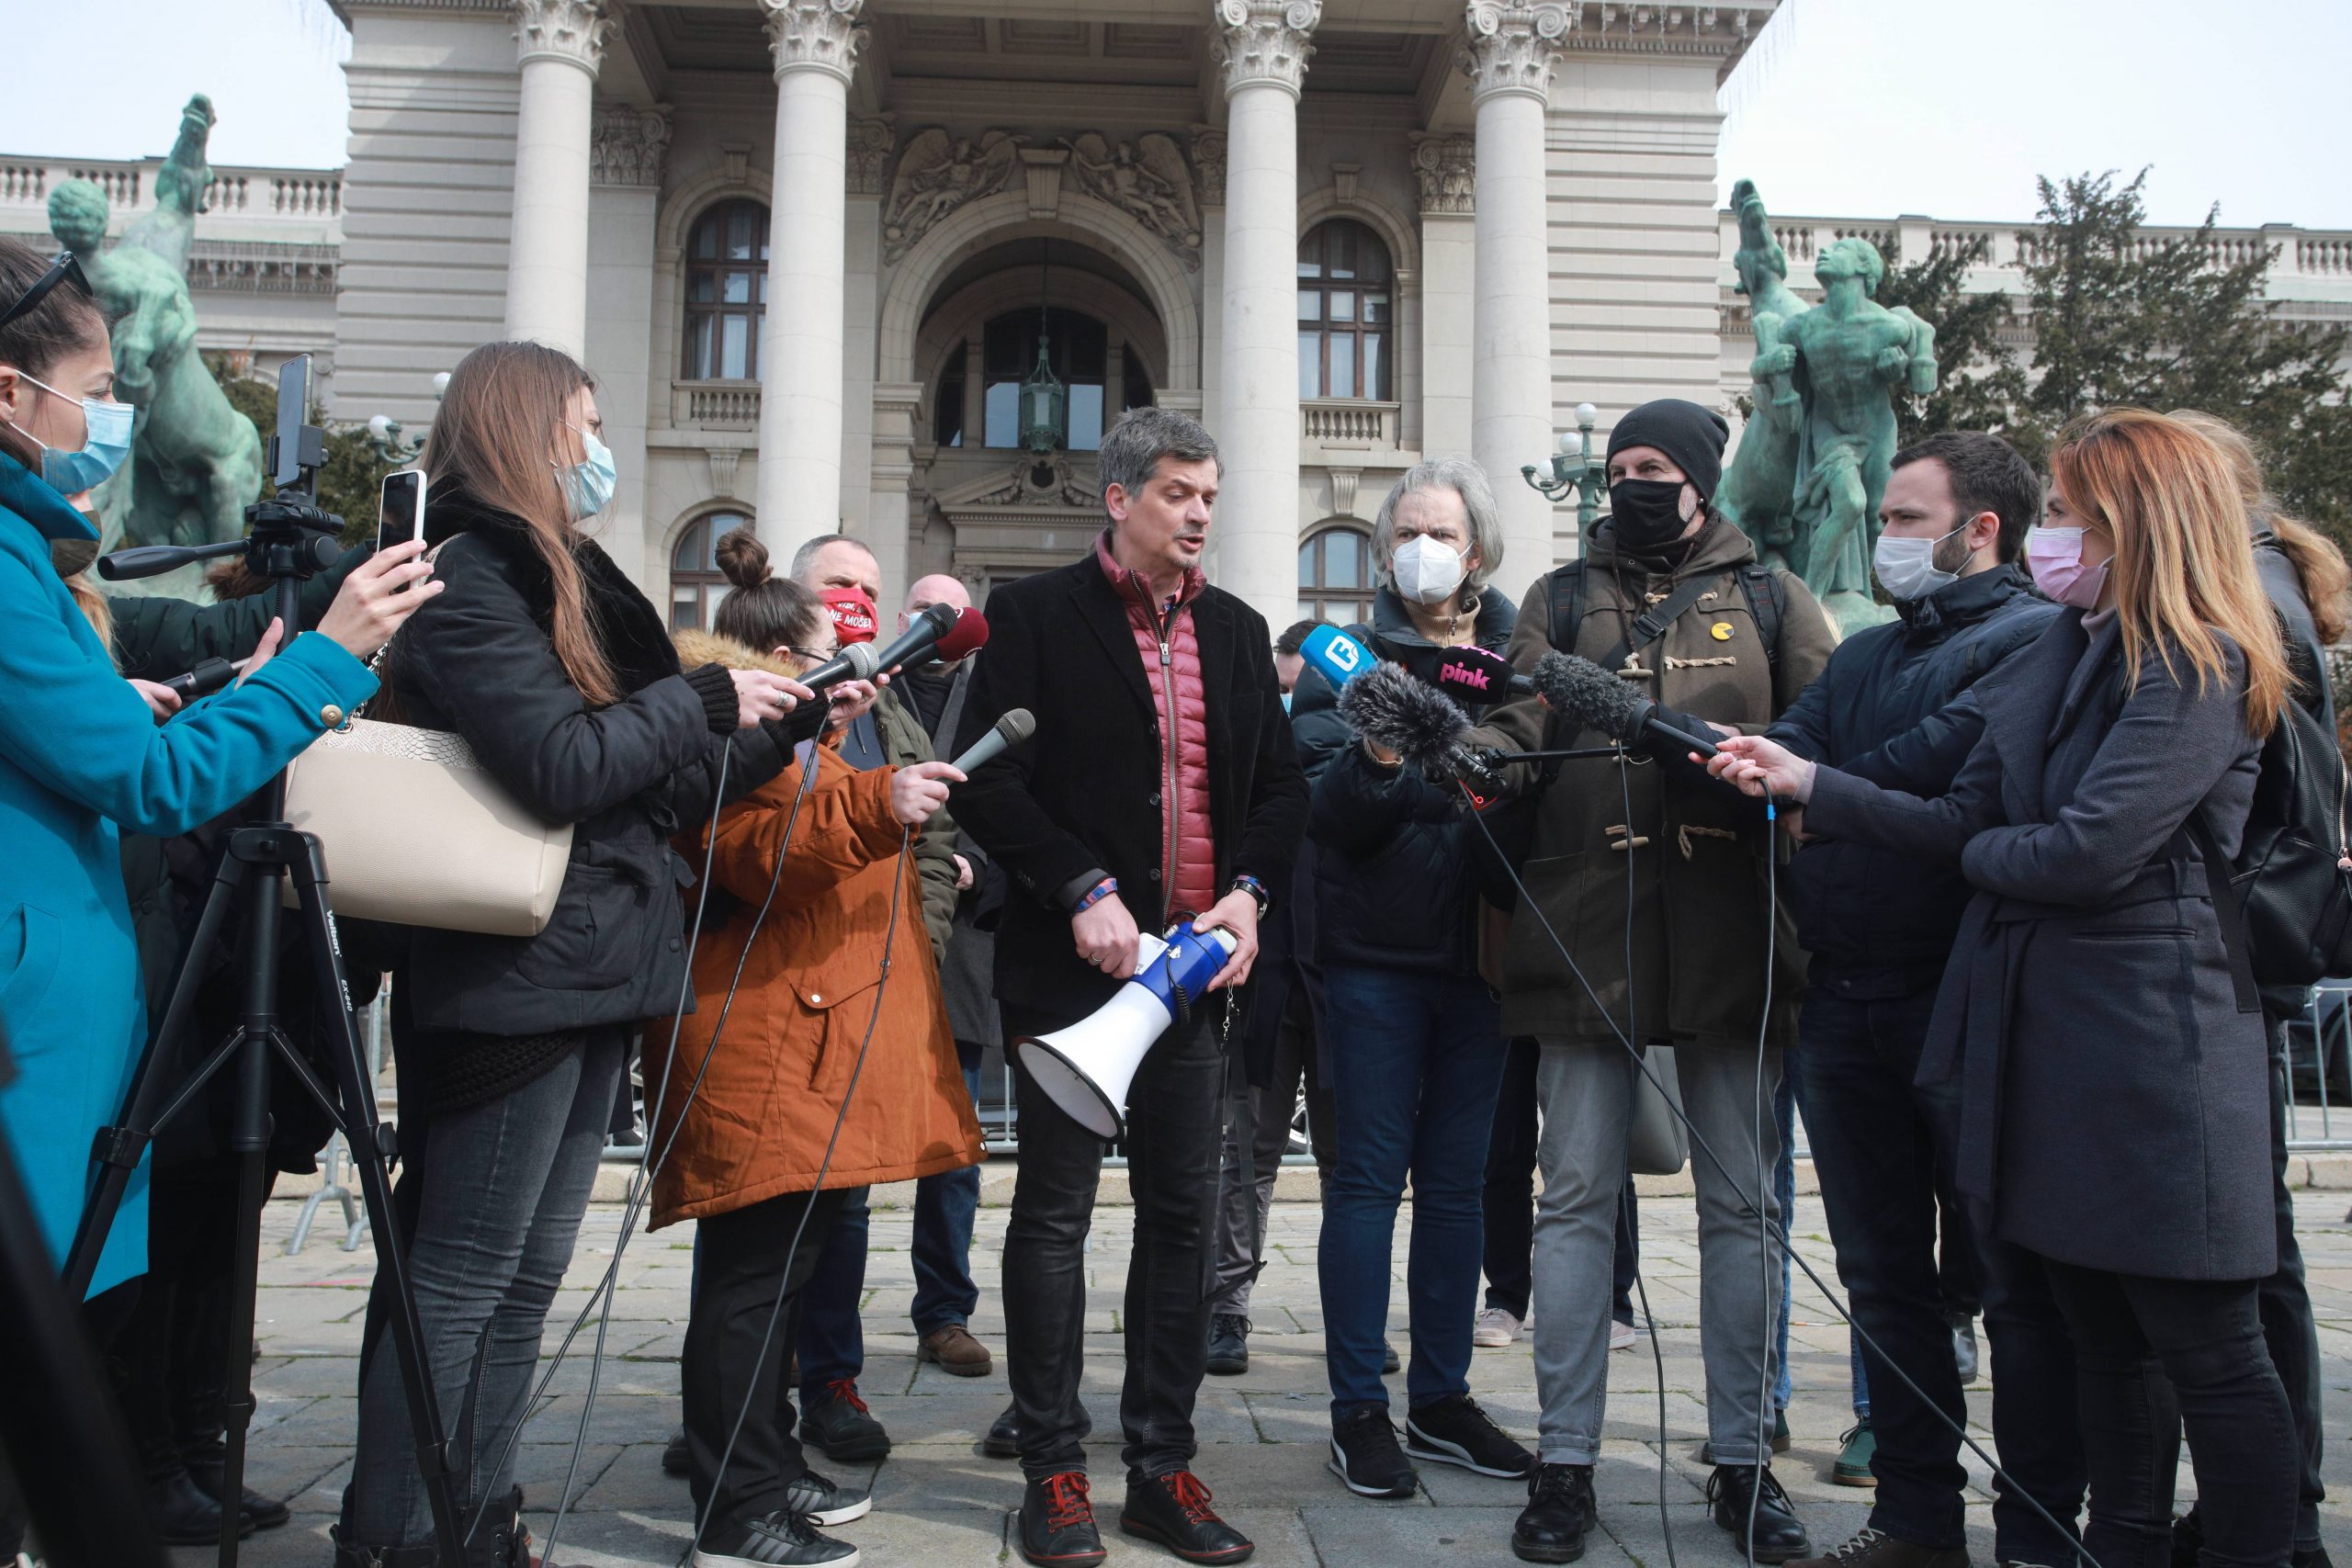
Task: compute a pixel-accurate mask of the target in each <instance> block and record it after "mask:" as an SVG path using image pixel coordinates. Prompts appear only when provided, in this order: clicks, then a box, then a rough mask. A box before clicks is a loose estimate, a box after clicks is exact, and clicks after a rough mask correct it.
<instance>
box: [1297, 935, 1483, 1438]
mask: <svg viewBox="0 0 2352 1568" xmlns="http://www.w3.org/2000/svg"><path fill="white" fill-rule="evenodd" d="M1324 994H1325V1015H1326V1022H1327V1026H1328V1027H1329V1031H1330V1060H1331V1074H1332V1085H1331V1088H1332V1100H1333V1106H1334V1110H1335V1111H1336V1121H1337V1123H1338V1125H1337V1134H1338V1136H1337V1138H1336V1139H1335V1140H1334V1141H1335V1143H1336V1144H1337V1145H1338V1147H1337V1154H1336V1157H1335V1159H1334V1160H1333V1162H1332V1169H1331V1187H1330V1190H1329V1193H1328V1194H1327V1195H1326V1196H1325V1198H1324V1201H1323V1235H1322V1243H1321V1247H1320V1261H1319V1273H1320V1276H1321V1283H1322V1292H1323V1333H1324V1341H1325V1348H1326V1352H1327V1358H1328V1364H1329V1371H1330V1379H1331V1411H1332V1414H1333V1415H1334V1416H1338V1415H1340V1414H1343V1413H1345V1412H1347V1411H1349V1410H1352V1409H1356V1408H1360V1407H1362V1406H1364V1405H1377V1406H1380V1407H1381V1408H1383V1409H1385V1408H1386V1407H1387V1404H1388V1390H1387V1389H1386V1387H1385V1386H1384V1385H1383V1384H1382V1382H1381V1381H1380V1367H1381V1362H1382V1359H1383V1344H1384V1337H1385V1329H1386V1328H1387V1325H1388V1281H1389V1257H1390V1251H1391V1248H1392V1247H1393V1246H1394V1243H1395V1240H1396V1235H1397V1203H1398V1201H1400V1200H1401V1199H1402V1198H1403V1196H1404V1192H1405V1180H1406V1177H1407V1176H1408V1173H1409V1175H1410V1176H1411V1178H1412V1183H1413V1240H1412V1252H1411V1260H1410V1262H1409V1263H1408V1265H1407V1268H1406V1275H1405V1293H1406V1300H1407V1302H1408V1303H1409V1312H1410V1320H1411V1332H1412V1348H1413V1353H1412V1359H1411V1361H1410V1363H1409V1366H1408V1371H1407V1375H1406V1389H1407V1393H1408V1404H1410V1405H1412V1406H1414V1407H1419V1406H1421V1405H1426V1404H1434V1403H1436V1402H1437V1401H1439V1400H1441V1399H1443V1398H1446V1397H1447V1396H1448V1395H1451V1394H1457V1393H1467V1392H1468V1391H1469V1387H1470V1382H1469V1378H1470V1327H1471V1320H1472V1319H1473V1317H1475V1316H1476V1313H1477V1310H1478V1265H1479V1257H1480V1249H1481V1246H1482V1223H1481V1217H1480V1197H1481V1193H1482V1191H1483V1189H1484V1188H1485V1185H1486V1172H1487V1133H1488V1131H1489V1129H1491V1128H1492V1126H1493V1125H1494V1117H1495V1097H1496V1095H1497V1093H1498V1090H1499V1089H1500V1087H1501V1084H1502V1070H1503V1049H1504V1047H1503V1037H1502V1013H1501V1008H1500V1006H1499V1005H1498V1003H1497V1002H1496V1000H1495V997H1494V993H1493V992H1492V991H1490V990H1488V989H1487V986H1486V983H1485V982H1484V981H1482V980H1478V979H1476V978H1472V979H1466V980H1450V979H1442V978H1439V977H1436V976H1427V975H1400V974H1397V973H1396V972H1394V971H1392V970H1386V969H1373V968H1367V967H1363V966H1359V965H1355V964H1333V965H1331V966H1329V968H1328V969H1327V970H1326V971H1325V976H1324Z"/></svg>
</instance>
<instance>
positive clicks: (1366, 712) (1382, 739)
mask: <svg viewBox="0 0 2352 1568" xmlns="http://www.w3.org/2000/svg"><path fill="white" fill-rule="evenodd" d="M1340 717H1342V718H1344V719H1346V720H1347V721H1348V723H1349V725H1350V726H1351V727H1352V728H1354V730H1355V732H1356V733H1357V734H1358V735H1361V736H1363V738H1364V739H1366V740H1369V741H1371V742H1372V743H1373V744H1374V745H1375V746H1378V747H1379V748H1381V749H1382V750H1385V751H1393V752H1395V753H1396V754H1397V758H1398V760H1399V761H1407V762H1410V763H1412V764H1413V766H1415V767H1416V768H1418V769H1419V770H1420V772H1421V774H1422V776H1424V777H1426V778H1431V779H1447V778H1458V779H1465V780H1469V781H1471V782H1473V783H1476V784H1485V785H1489V786H1491V783H1492V774H1491V773H1489V772H1488V771H1487V767H1486V765H1485V764H1484V763H1482V762H1480V761H1478V759H1477V758H1476V757H1475V756H1473V755H1471V753H1470V752H1469V750H1467V749H1466V748H1464V745H1463V744H1462V740H1463V737H1464V736H1466V735H1468V734H1469V733H1470V720H1469V719H1468V718H1466V717H1464V715H1463V712H1462V710H1461V709H1460V708H1458V707H1456V706H1454V705H1453V702H1452V701H1451V700H1450V699H1448V698H1447V696H1446V695H1445V694H1444V693H1442V692H1441V691H1439V690H1438V689H1437V688H1436V687H1435V686H1431V685H1429V684H1426V683H1425V682H1419V681H1416V680H1414V679H1413V677H1412V676H1411V675H1410V674H1408V673H1407V672H1406V670H1405V667H1404V666H1403V665H1401V664H1389V663H1385V662H1384V663H1378V664H1374V666H1372V668H1370V669H1369V670H1366V671H1364V672H1363V674H1362V675H1359V676H1357V677H1356V678H1355V679H1354V680H1353V681H1351V682H1348V684H1347V687H1346V689H1345V690H1343V691H1341V692H1340Z"/></svg>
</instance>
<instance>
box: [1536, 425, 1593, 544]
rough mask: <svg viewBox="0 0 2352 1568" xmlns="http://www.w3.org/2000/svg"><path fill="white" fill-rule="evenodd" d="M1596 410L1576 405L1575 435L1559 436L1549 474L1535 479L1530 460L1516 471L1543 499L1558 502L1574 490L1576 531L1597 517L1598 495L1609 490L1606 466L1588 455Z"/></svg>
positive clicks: (1590, 523)
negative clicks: (1558, 443) (1550, 475)
mask: <svg viewBox="0 0 2352 1568" xmlns="http://www.w3.org/2000/svg"><path fill="white" fill-rule="evenodd" d="M1599 422H1600V410H1599V409H1597V408H1595V407H1593V406H1592V405H1591V404H1590V403H1578V404H1577V434H1575V435H1572V436H1571V435H1563V436H1561V437H1560V451H1559V455H1558V456H1557V457H1554V458H1552V459H1551V468H1552V477H1551V478H1550V479H1539V478H1537V477H1536V476H1537V474H1538V473H1539V472H1540V471H1541V470H1539V469H1538V468H1536V466H1535V465H1534V464H1532V463H1529V464H1527V465H1526V466H1525V467H1523V468H1521V469H1520V470H1519V476H1520V478H1521V479H1525V480H1526V481H1527V482H1528V483H1529V484H1530V485H1532V486H1533V487H1534V488H1535V489H1536V490H1538V491H1542V492H1543V494H1544V499H1545V500H1546V501H1555V502H1556V501H1558V500H1560V499H1561V498H1562V497H1564V496H1566V494H1567V493H1568V491H1571V490H1573V491H1576V492H1577V533H1579V534H1582V533H1584V532H1586V531H1587V530H1589V529H1590V528H1591V526H1592V525H1593V524H1594V523H1595V522H1597V521H1599V519H1600V498H1601V496H1602V494H1603V493H1604V492H1606V491H1607V490H1608V489H1609V468H1608V465H1607V464H1605V463H1603V462H1602V461H1601V460H1600V458H1598V457H1594V456H1593V455H1592V427H1593V426H1594V425H1595V424H1596V423H1599Z"/></svg>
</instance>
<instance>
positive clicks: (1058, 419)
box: [1021, 241, 1069, 458]
mask: <svg viewBox="0 0 2352 1568" xmlns="http://www.w3.org/2000/svg"><path fill="white" fill-rule="evenodd" d="M1041 256H1042V258H1043V259H1042V266H1041V282H1040V287H1039V289H1038V294H1039V297H1040V301H1041V302H1040V303H1039V305H1038V307H1037V363H1036V364H1035V366H1034V367H1031V369H1030V371H1029V377H1028V379H1026V380H1024V381H1023V382H1022V383H1021V445H1022V446H1024V447H1026V448H1028V449H1029V451H1030V452H1032V453H1034V454H1035V456H1037V457H1041V458H1043V457H1052V456H1053V455H1054V454H1055V453H1056V452H1057V451H1059V450H1060V449H1061V446H1062V442H1063V440H1064V438H1065V436H1066V434H1067V433H1068V431H1069V386H1068V385H1067V384H1066V383H1065V382H1064V381H1063V380H1062V378H1060V377H1058V376H1057V375H1055V374H1054V367H1053V362H1052V352H1051V351H1052V346H1053V344H1052V339H1051V337H1050V335H1049V333H1048V328H1049V327H1050V325H1051V324H1052V321H1053V310H1054V307H1053V282H1054V253H1053V245H1052V242H1050V241H1048V242H1046V247H1045V249H1044V250H1043V251H1042V252H1041Z"/></svg>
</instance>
